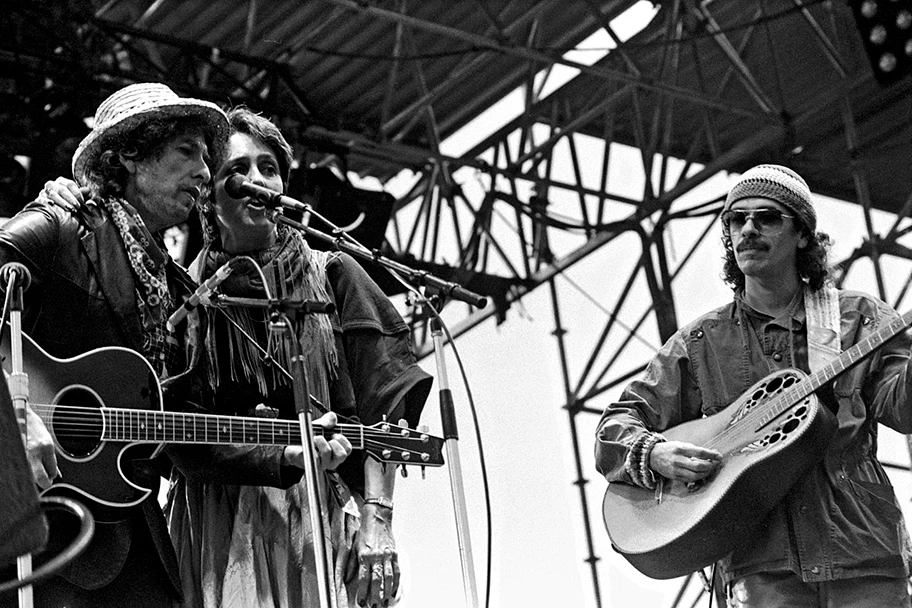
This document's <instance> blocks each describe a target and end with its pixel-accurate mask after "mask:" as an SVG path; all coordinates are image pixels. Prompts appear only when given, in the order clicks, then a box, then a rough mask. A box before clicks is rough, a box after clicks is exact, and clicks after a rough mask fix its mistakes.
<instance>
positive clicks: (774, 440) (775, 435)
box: [769, 433, 782, 445]
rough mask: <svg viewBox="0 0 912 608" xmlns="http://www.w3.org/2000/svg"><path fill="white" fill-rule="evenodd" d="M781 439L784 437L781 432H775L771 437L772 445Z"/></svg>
mask: <svg viewBox="0 0 912 608" xmlns="http://www.w3.org/2000/svg"><path fill="white" fill-rule="evenodd" d="M780 439H782V435H780V434H779V433H773V434H772V435H770V437H769V443H770V445H772V444H774V443H776V442H777V441H779V440H780Z"/></svg>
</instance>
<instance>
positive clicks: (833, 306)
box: [804, 285, 842, 372]
mask: <svg viewBox="0 0 912 608" xmlns="http://www.w3.org/2000/svg"><path fill="white" fill-rule="evenodd" d="M804 312H805V316H806V319H807V342H808V365H809V366H810V368H811V371H812V372H814V371H817V370H819V369H821V368H822V367H823V366H825V365H826V364H827V363H829V362H830V361H831V360H833V359H834V358H835V357H837V356H839V353H840V352H842V348H841V339H840V335H839V316H840V315H839V291H837V290H836V288H835V287H833V286H832V285H825V286H823V287H822V288H820V289H818V290H817V291H814V290H812V289H811V288H810V287H808V286H807V285H805V287H804Z"/></svg>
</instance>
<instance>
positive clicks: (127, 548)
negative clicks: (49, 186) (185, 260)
mask: <svg viewBox="0 0 912 608" xmlns="http://www.w3.org/2000/svg"><path fill="white" fill-rule="evenodd" d="M227 135H228V122H227V118H226V116H225V114H224V112H223V111H222V110H221V109H220V108H218V106H216V105H214V104H212V103H209V102H207V101H201V100H198V99H190V98H182V97H179V96H178V95H176V94H175V93H174V92H173V91H172V90H171V89H169V88H168V87H166V86H164V85H162V84H155V83H141V84H134V85H130V86H127V87H125V88H123V89H121V90H119V91H117V92H115V93H114V94H113V95H111V96H110V97H109V98H107V99H106V100H105V101H104V102H103V103H102V104H101V105H100V106H99V108H98V110H97V112H96V114H95V123H94V127H93V128H92V131H91V132H90V133H89V134H88V135H87V136H86V137H85V139H84V140H83V141H82V142H81V143H80V145H79V147H78V149H77V150H76V153H75V155H74V156H73V176H74V177H75V179H76V180H77V181H78V182H79V183H80V184H81V185H82V186H84V187H86V188H87V189H88V191H89V193H90V194H91V199H92V200H91V201H90V202H89V203H88V204H86V205H84V206H83V207H82V208H81V209H79V210H78V211H77V212H75V213H71V212H70V211H68V210H66V209H64V208H62V207H58V206H55V205H52V204H48V203H46V202H41V201H37V202H34V203H31V204H30V205H28V206H26V208H25V209H23V211H22V212H20V213H19V214H17V215H16V216H15V217H14V218H12V219H11V220H10V221H9V222H8V223H7V224H5V225H4V226H3V228H2V230H0V263H5V262H10V261H15V262H20V263H22V264H24V265H25V266H26V267H27V268H28V269H29V271H30V273H31V283H30V286H29V287H28V289H27V290H26V292H25V306H24V311H23V329H24V330H25V332H26V333H28V334H29V336H30V337H31V338H32V339H34V340H35V341H36V342H37V343H38V344H39V345H40V346H41V347H42V348H44V349H45V350H46V351H48V353H50V354H51V355H52V356H54V357H57V358H70V357H74V356H77V355H80V354H81V353H85V352H87V351H89V350H92V349H96V348H100V347H106V346H121V347H127V348H130V349H133V350H135V351H138V352H140V353H142V354H143V355H144V356H145V357H146V359H147V360H148V361H149V362H150V364H151V365H152V367H153V368H154V369H155V372H156V373H157V374H158V376H159V377H160V378H161V379H162V388H163V392H164V394H165V399H166V402H168V400H169V397H170V396H171V395H172V394H173V395H174V396H175V397H176V396H177V395H178V393H180V394H185V391H186V389H187V387H188V385H190V384H192V383H193V381H194V378H195V370H196V368H197V364H198V362H199V354H200V353H199V351H198V349H197V348H196V347H197V345H198V344H199V343H200V332H201V328H202V323H201V320H200V318H199V316H198V315H196V314H192V315H190V316H189V317H188V319H187V321H185V322H183V323H182V324H181V326H180V327H179V328H178V331H177V332H175V333H170V332H168V331H167V329H166V321H167V319H168V317H169V315H171V313H172V312H173V311H174V310H175V309H176V307H177V306H179V305H180V304H181V303H182V302H183V298H184V297H186V296H187V295H188V294H190V293H192V290H193V289H194V288H195V285H194V283H193V282H192V281H191V280H190V278H189V277H188V276H187V275H186V273H185V272H184V271H183V269H181V268H180V267H179V266H177V265H176V264H174V263H173V262H172V261H171V260H170V258H169V257H168V255H167V253H166V249H165V246H164V242H163V240H162V231H163V230H165V229H166V228H168V227H170V226H174V225H176V224H178V223H181V222H183V221H184V220H186V219H187V217H188V215H189V213H190V211H191V210H192V209H194V206H195V205H196V204H197V202H198V201H199V200H200V198H201V197H203V196H204V195H205V193H206V191H207V188H208V184H209V180H210V177H211V171H212V167H214V166H216V165H217V164H218V161H219V156H220V155H221V154H222V152H223V149H224V146H225V142H226V139H227ZM28 366H29V362H28V361H26V362H25V367H26V369H25V371H26V373H28ZM93 371H97V377H95V378H86V379H85V382H86V384H87V385H89V386H91V385H92V382H104V374H105V370H104V369H99V370H93ZM137 380H138V381H140V380H141V379H137ZM109 405H110V406H112V407H118V404H109ZM120 407H123V406H120ZM28 420H29V435H30V437H33V438H34V439H33V440H32V441H31V442H30V444H31V445H30V446H29V448H30V449H29V456H30V459H31V464H32V468H33V472H34V474H35V478H36V481H37V482H38V484H39V485H40V486H42V487H46V486H47V485H49V483H50V482H51V480H53V479H54V478H55V476H56V475H57V473H58V471H57V462H56V461H55V457H54V454H53V451H52V450H48V441H47V439H48V434H47V430H46V429H45V428H43V427H42V424H41V422H40V420H39V419H38V417H37V416H35V415H34V413H33V412H31V415H30V416H29V418H28ZM130 464H133V465H134V467H135V468H136V470H135V471H133V473H134V474H135V475H136V479H137V480H139V481H141V483H142V485H147V486H149V487H151V488H152V489H153V491H152V492H151V494H150V495H149V497H148V498H147V499H146V500H144V501H142V502H141V503H140V504H139V505H135V506H130V507H126V508H110V506H105V507H99V506H98V505H97V504H96V503H93V502H89V505H90V508H91V510H92V512H93V514H94V515H95V519H96V527H95V534H94V537H93V539H92V542H91V543H90V545H89V547H88V548H87V549H86V551H85V552H84V553H83V554H82V555H80V556H79V557H78V558H77V559H76V560H75V561H74V562H72V563H71V564H70V565H68V566H67V567H66V568H64V570H62V571H61V572H60V573H59V575H58V576H54V577H52V578H51V579H50V580H48V581H46V582H43V583H39V584H38V585H36V587H35V590H34V592H35V599H36V605H38V606H54V607H57V606H60V607H63V606H66V607H67V608H78V607H83V606H84V607H89V606H92V607H98V606H134V607H135V606H149V607H161V606H171V605H173V604H174V602H176V601H179V599H180V594H179V591H178V590H179V589H180V583H179V580H178V578H177V568H176V561H175V557H174V552H173V548H172V546H171V542H170V539H169V537H168V534H167V528H166V525H165V521H164V518H163V516H162V512H161V509H160V508H159V505H158V502H157V492H156V491H155V488H157V484H158V472H157V470H156V468H155V467H154V466H153V465H152V461H151V460H138V461H135V462H134V461H128V462H127V463H125V465H126V466H128V467H129V466H130ZM61 481H62V482H65V481H66V480H61ZM52 533H53V529H52ZM53 540H54V539H53V538H52V540H51V542H52V543H53ZM48 553H52V551H48ZM12 600H15V596H13V597H11V598H10V597H4V598H0V604H3V603H4V602H11V601H12Z"/></svg>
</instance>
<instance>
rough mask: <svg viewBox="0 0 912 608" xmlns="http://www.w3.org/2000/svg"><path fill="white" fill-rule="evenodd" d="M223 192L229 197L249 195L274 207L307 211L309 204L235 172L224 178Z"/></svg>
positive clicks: (267, 205) (263, 203)
mask: <svg viewBox="0 0 912 608" xmlns="http://www.w3.org/2000/svg"><path fill="white" fill-rule="evenodd" d="M225 192H227V193H228V196H230V197H231V198H244V197H250V198H252V199H253V200H255V201H256V202H258V203H259V204H261V205H263V206H264V207H269V208H274V207H279V206H281V207H288V208H289V209H297V210H298V211H307V210H308V209H309V206H308V205H305V204H304V203H302V202H301V201H297V200H295V199H293V198H291V197H290V196H285V195H284V194H282V193H281V192H277V191H275V190H272V189H270V188H267V187H265V186H258V185H256V184H254V183H253V182H249V181H247V180H246V179H245V178H244V176H243V175H238V174H237V173H235V174H234V175H232V176H231V177H229V178H228V179H227V180H225Z"/></svg>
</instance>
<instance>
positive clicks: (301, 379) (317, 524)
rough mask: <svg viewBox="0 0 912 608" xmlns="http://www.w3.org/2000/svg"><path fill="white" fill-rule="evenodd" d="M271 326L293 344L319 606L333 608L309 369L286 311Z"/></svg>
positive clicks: (296, 404) (292, 367) (297, 402)
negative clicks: (315, 448)
mask: <svg viewBox="0 0 912 608" xmlns="http://www.w3.org/2000/svg"><path fill="white" fill-rule="evenodd" d="M269 323H270V325H271V326H272V327H273V328H275V329H279V330H281V331H282V333H283V334H284V336H285V342H286V344H288V345H289V346H290V347H291V374H292V376H293V378H292V388H293V389H294V402H295V410H296V411H297V413H298V426H299V427H300V430H301V446H302V447H303V448H304V474H305V475H306V476H307V486H308V488H307V489H308V490H309V491H308V492H307V502H308V506H309V507H310V525H311V529H312V530H313V541H314V564H315V565H316V570H317V584H318V587H319V591H320V605H321V606H324V607H325V608H330V606H332V602H331V601H330V595H329V594H330V592H331V587H332V586H331V584H330V579H329V563H328V562H329V556H328V554H327V552H326V536H325V534H326V526H325V525H324V524H325V522H324V521H323V508H324V505H325V504H326V501H325V500H324V498H325V496H324V492H323V484H322V483H320V478H319V477H317V475H318V471H317V463H316V459H315V456H314V442H313V431H312V430H311V429H312V425H313V416H311V412H310V399H309V397H308V396H309V392H308V388H307V371H306V369H305V366H304V355H303V354H302V353H301V345H300V343H299V342H298V340H297V338H296V337H295V335H294V327H293V326H292V324H291V320H290V319H289V318H288V316H287V315H286V314H285V313H279V312H274V313H272V315H271V318H270V321H269Z"/></svg>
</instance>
